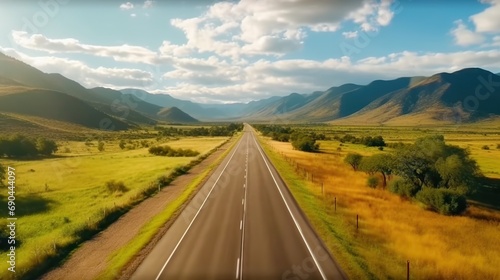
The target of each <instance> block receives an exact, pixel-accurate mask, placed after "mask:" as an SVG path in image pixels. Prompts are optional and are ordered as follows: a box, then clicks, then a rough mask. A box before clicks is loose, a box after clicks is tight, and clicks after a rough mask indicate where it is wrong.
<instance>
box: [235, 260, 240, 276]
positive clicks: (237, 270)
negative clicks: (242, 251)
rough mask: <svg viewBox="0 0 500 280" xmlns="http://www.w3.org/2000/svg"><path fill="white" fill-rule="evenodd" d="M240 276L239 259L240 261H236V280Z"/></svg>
mask: <svg viewBox="0 0 500 280" xmlns="http://www.w3.org/2000/svg"><path fill="white" fill-rule="evenodd" d="M239 276H240V258H238V261H236V279H238V278H239Z"/></svg>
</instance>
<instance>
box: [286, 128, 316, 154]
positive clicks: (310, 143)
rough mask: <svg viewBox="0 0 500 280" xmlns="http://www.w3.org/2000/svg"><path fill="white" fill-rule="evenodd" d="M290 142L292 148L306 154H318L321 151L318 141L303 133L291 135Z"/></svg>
mask: <svg viewBox="0 0 500 280" xmlns="http://www.w3.org/2000/svg"><path fill="white" fill-rule="evenodd" d="M290 140H291V142H292V147H293V148H294V149H296V150H299V151H304V152H317V151H318V150H319V144H317V143H316V140H315V139H314V138H313V137H311V136H310V135H307V134H304V133H301V132H293V133H292V134H291V135H290Z"/></svg>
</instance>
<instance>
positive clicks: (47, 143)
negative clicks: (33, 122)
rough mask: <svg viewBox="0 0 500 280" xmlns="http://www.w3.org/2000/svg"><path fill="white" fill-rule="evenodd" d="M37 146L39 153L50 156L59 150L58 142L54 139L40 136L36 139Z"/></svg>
mask: <svg viewBox="0 0 500 280" xmlns="http://www.w3.org/2000/svg"><path fill="white" fill-rule="evenodd" d="M36 148H37V150H38V153H39V154H42V155H45V156H50V155H52V154H53V153H55V152H56V151H57V144H56V142H55V141H53V140H48V139H45V138H38V139H37V141H36Z"/></svg>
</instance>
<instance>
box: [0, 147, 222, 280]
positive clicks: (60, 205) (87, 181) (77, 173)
mask: <svg viewBox="0 0 500 280" xmlns="http://www.w3.org/2000/svg"><path fill="white" fill-rule="evenodd" d="M226 139H228V137H203V138H185V139H181V140H177V141H171V142H169V144H170V145H172V146H173V147H182V148H189V149H193V150H196V151H199V152H200V153H201V155H203V154H205V153H207V152H209V151H210V150H212V149H213V148H215V147H217V146H218V145H220V144H222V143H223V142H224V141H225V140H226ZM148 141H152V142H154V141H155V140H154V139H152V140H148ZM93 143H94V144H95V145H92V146H87V145H85V143H83V142H62V143H60V152H58V153H56V156H57V157H54V158H50V159H43V160H15V161H14V160H3V161H2V165H4V166H5V167H7V166H12V167H14V168H15V169H16V174H17V176H16V183H17V185H16V192H17V193H16V217H17V218H18V222H17V224H18V226H17V232H16V234H17V236H16V237H17V239H18V240H19V241H20V242H21V244H20V246H18V247H17V250H16V254H17V268H18V275H21V274H22V273H23V272H25V271H26V270H28V269H30V268H32V267H33V266H38V265H40V264H42V263H43V262H44V260H45V259H46V256H50V255H54V254H55V252H56V251H57V250H60V248H64V247H65V246H67V245H68V244H72V243H74V242H75V241H77V240H79V239H80V238H82V234H83V235H85V233H83V232H82V230H84V229H86V228H87V229H88V228H89V225H92V226H90V228H92V227H94V226H95V227H97V226H98V224H99V223H100V221H101V220H103V219H104V217H105V216H106V214H107V212H108V214H109V212H110V211H111V210H116V209H118V208H121V207H124V208H126V207H129V206H130V205H131V203H135V202H136V200H137V197H138V196H140V194H141V193H142V192H143V191H144V190H145V189H146V188H147V187H148V186H149V185H150V183H151V182H153V181H155V180H156V179H157V178H158V177H159V176H161V175H166V176H168V175H169V174H170V173H171V172H172V170H173V169H174V168H176V167H179V166H184V165H187V164H188V163H189V162H191V161H192V160H193V159H195V158H194V157H178V158H172V157H161V156H154V155H151V154H149V152H148V148H138V149H135V150H121V149H120V148H119V147H118V143H119V142H118V141H107V142H106V144H105V150H104V151H103V152H99V151H98V150H97V142H96V141H93ZM65 148H68V149H69V150H70V151H69V152H64V149H65ZM109 180H117V181H123V182H124V183H125V186H126V187H127V188H128V189H129V190H128V191H126V192H123V193H122V192H118V193H110V192H109V191H108V190H107V189H106V187H105V183H106V182H107V181H109ZM4 196H5V195H2V196H1V197H0V198H1V200H2V202H1V204H2V205H7V204H6V201H5V197H4ZM5 208H6V207H5ZM0 211H1V212H0V213H1V214H2V217H5V215H6V214H7V213H5V211H6V210H5V209H1V210H0ZM6 260H7V256H6V254H2V255H1V257H0V262H1V263H2V264H1V265H0V279H7V277H8V275H7V274H6V273H8V271H7V269H6V267H7V266H6Z"/></svg>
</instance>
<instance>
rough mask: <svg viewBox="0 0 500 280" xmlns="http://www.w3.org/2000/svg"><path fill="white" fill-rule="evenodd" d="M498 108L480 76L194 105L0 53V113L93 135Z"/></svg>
mask: <svg viewBox="0 0 500 280" xmlns="http://www.w3.org/2000/svg"><path fill="white" fill-rule="evenodd" d="M498 104H500V75H499V74H493V73H491V72H489V71H487V70H484V69H481V68H466V69H462V70H459V71H455V72H453V73H437V74H435V75H432V76H429V77H424V76H417V77H400V78H395V79H393V80H377V81H373V82H371V83H369V84H367V85H358V84H344V85H341V86H336V87H331V88H329V89H327V90H325V91H316V92H312V93H309V94H299V93H291V94H289V95H287V96H282V97H279V96H273V97H270V98H267V99H262V100H257V101H252V102H249V103H236V104H201V103H195V102H191V101H187V100H180V99H177V98H174V97H172V96H170V95H168V94H152V93H149V92H146V91H144V90H140V89H132V88H127V89H122V90H114V89H109V88H104V87H96V88H90V89H89V88H85V87H83V86H82V85H80V84H79V83H77V82H76V81H73V80H71V79H68V78H66V77H64V76H62V75H60V74H48V73H43V72H42V71H40V70H38V69H36V68H34V67H32V66H30V65H27V64H25V63H23V62H21V61H19V60H16V59H14V58H12V57H9V56H6V55H4V54H1V53H0V113H10V114H17V115H26V116H34V117H40V118H46V119H52V120H57V121H63V122H68V123H73V124H78V125H82V126H85V127H89V128H97V129H103V126H107V127H105V128H110V127H111V128H112V129H115V130H123V129H128V128H130V127H133V126H136V125H142V124H150V125H153V124H157V123H159V122H162V123H198V122H199V121H205V122H206V121H210V122H215V121H252V122H296V123H307V122H309V123H311V122H314V123H317V122H328V123H333V124H393V125H418V124H449V123H457V122H474V121H477V120H483V119H487V118H490V117H495V116H499V115H500V107H499V106H498ZM103 120H106V121H104V122H103ZM103 123H105V124H106V123H109V124H111V125H109V124H108V125H103Z"/></svg>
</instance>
